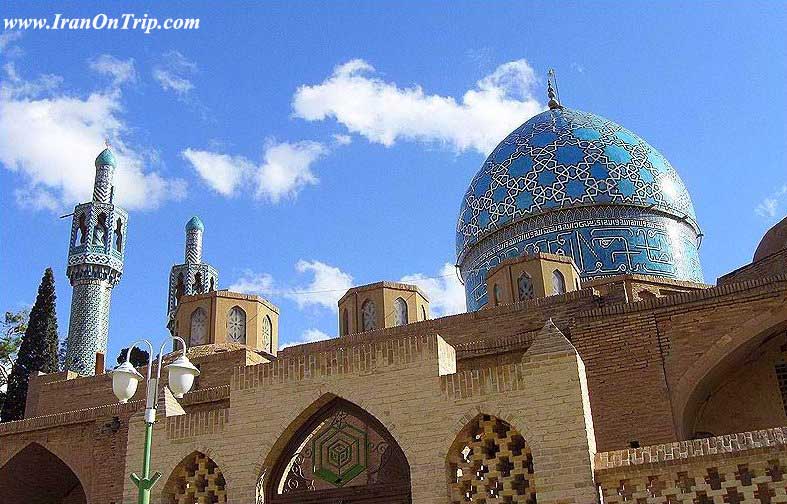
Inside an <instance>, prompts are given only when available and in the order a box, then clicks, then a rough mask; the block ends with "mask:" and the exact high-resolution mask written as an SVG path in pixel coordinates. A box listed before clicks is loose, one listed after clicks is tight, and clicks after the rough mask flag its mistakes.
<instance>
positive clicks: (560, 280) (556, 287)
mask: <svg viewBox="0 0 787 504" xmlns="http://www.w3.org/2000/svg"><path fill="white" fill-rule="evenodd" d="M565 293H566V279H565V277H564V276H563V273H561V272H560V271H558V270H555V271H553V272H552V294H555V295H557V294H565Z"/></svg>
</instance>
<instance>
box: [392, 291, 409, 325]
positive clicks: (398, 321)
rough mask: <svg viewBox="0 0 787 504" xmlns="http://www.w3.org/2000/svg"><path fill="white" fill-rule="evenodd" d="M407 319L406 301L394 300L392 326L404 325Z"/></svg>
mask: <svg viewBox="0 0 787 504" xmlns="http://www.w3.org/2000/svg"><path fill="white" fill-rule="evenodd" d="M407 318H408V314H407V301H405V300H404V298H402V297H398V298H396V299H394V326H400V325H405V324H406V323H407V322H408V320H407Z"/></svg>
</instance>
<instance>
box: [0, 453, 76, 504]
mask: <svg viewBox="0 0 787 504" xmlns="http://www.w3.org/2000/svg"><path fill="white" fill-rule="evenodd" d="M0 488H2V498H3V499H4V502H5V499H7V501H8V502H19V503H22V502H24V503H25V504H88V500H87V496H86V494H85V489H84V487H83V486H82V482H81V481H80V480H79V477H77V475H76V474H75V473H74V471H72V470H71V468H70V467H69V466H68V465H67V464H66V463H65V462H63V460H62V459H60V457H58V456H57V455H55V454H54V453H52V452H51V451H49V450H48V449H46V448H45V447H43V446H42V445H40V444H38V443H31V444H29V445H27V446H26V447H25V448H23V449H22V450H20V451H19V452H18V453H17V454H16V455H14V456H13V457H11V459H9V460H8V462H7V463H6V464H5V465H4V466H3V467H0Z"/></svg>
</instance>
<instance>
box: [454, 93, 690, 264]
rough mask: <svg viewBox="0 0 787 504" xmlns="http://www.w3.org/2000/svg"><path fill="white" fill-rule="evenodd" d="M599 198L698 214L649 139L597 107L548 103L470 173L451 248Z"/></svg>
mask: <svg viewBox="0 0 787 504" xmlns="http://www.w3.org/2000/svg"><path fill="white" fill-rule="evenodd" d="M597 204H613V205H614V204H621V205H634V206H641V207H647V208H655V209H658V210H661V211H663V212H667V213H669V214H672V215H675V216H676V217H678V218H686V219H687V220H688V221H690V222H691V223H692V224H694V223H695V221H696V217H695V215H694V208H693V206H692V203H691V199H690V197H689V194H688V192H687V191H686V188H685V186H684V185H683V182H682V181H681V179H680V176H679V175H678V173H677V172H676V171H675V169H674V168H673V167H672V165H670V163H669V161H667V159H666V158H664V156H662V155H661V154H660V153H659V152H658V151H657V150H656V149H654V148H653V147H651V146H650V145H649V144H648V143H647V142H645V141H644V140H643V139H641V138H640V137H638V136H637V135H636V134H634V133H632V132H631V131H629V130H627V129H625V128H623V127H622V126H620V125H618V124H616V123H614V122H612V121H609V120H607V119H604V118H603V117H600V116H597V115H595V114H590V113H586V112H580V111H575V110H570V109H566V108H562V109H553V110H548V111H546V112H543V113H541V114H538V115H536V116H535V117H533V118H531V119H530V120H528V121H527V122H525V123H524V124H522V125H521V126H520V127H519V128H517V129H516V130H514V131H513V132H512V133H511V134H510V135H508V136H507V137H506V138H505V139H504V140H503V141H502V142H501V143H500V144H499V145H498V146H497V147H496V148H495V150H494V151H493V152H492V154H490V155H489V157H488V158H487V160H486V161H485V162H484V164H483V166H482V168H481V170H480V171H479V172H478V174H477V175H476V176H475V177H474V178H473V180H472V182H471V184H470V187H469V189H468V191H467V193H466V194H465V196H464V199H463V200H462V206H461V210H460V214H459V222H458V225H457V239H456V246H457V255H458V256H459V257H461V256H462V254H463V253H464V252H465V251H466V249H467V248H468V247H469V246H471V245H472V244H474V243H476V242H478V241H479V240H480V239H481V238H482V237H483V236H485V235H486V234H488V233H489V232H492V231H494V230H496V229H499V228H501V227H504V226H506V225H508V224H509V223H511V222H513V221H516V220H519V219H522V218H526V217H529V216H532V215H535V214H539V213H542V212H546V211H550V210H553V209H556V208H571V207H577V206H584V205H597Z"/></svg>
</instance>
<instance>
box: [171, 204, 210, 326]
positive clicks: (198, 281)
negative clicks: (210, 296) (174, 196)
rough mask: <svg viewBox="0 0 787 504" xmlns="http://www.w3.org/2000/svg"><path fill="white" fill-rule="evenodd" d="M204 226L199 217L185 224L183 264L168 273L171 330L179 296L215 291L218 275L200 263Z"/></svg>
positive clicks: (207, 265) (208, 266)
mask: <svg viewBox="0 0 787 504" xmlns="http://www.w3.org/2000/svg"><path fill="white" fill-rule="evenodd" d="M204 232H205V225H204V224H203V223H202V221H201V220H200V218H199V217H196V216H195V217H192V218H191V219H189V221H188V222H187V223H186V251H185V254H184V256H185V258H184V261H185V262H184V263H183V264H176V265H175V266H173V267H172V269H171V270H170V273H169V295H168V296H167V326H168V327H169V328H170V330H173V329H174V328H173V327H172V324H173V322H174V315H175V308H177V306H178V301H179V300H180V297H181V296H185V295H192V294H202V293H204V292H210V291H213V290H216V286H217V285H218V283H219V274H218V272H217V271H216V269H215V268H214V267H213V266H211V265H210V264H206V263H203V262H202V234H203V233H204Z"/></svg>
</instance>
